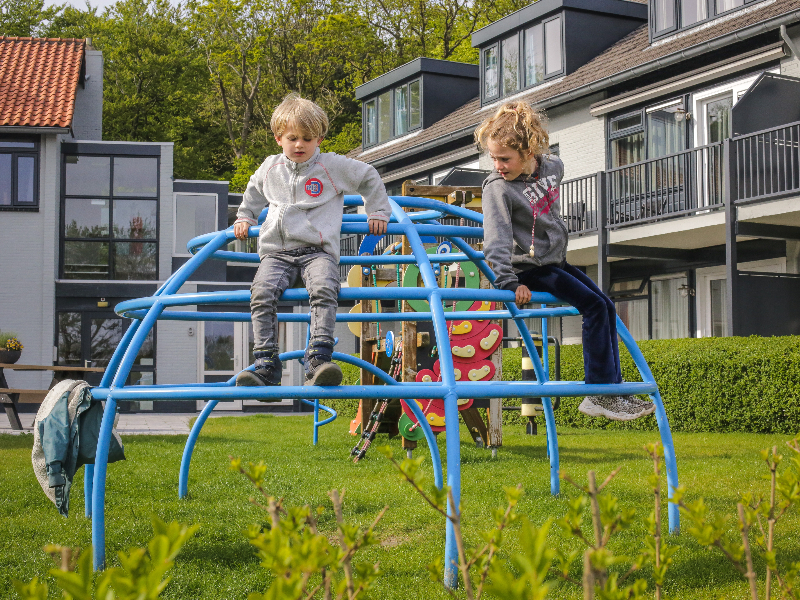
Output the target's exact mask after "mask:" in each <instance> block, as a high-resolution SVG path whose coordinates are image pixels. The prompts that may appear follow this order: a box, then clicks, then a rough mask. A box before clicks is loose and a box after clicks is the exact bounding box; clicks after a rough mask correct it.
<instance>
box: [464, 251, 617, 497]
mask: <svg viewBox="0 0 800 600" xmlns="http://www.w3.org/2000/svg"><path fill="white" fill-rule="evenodd" d="M450 240H451V241H452V242H453V244H454V245H455V246H457V247H458V249H459V250H461V251H462V252H464V253H465V254H466V255H467V256H474V253H475V250H473V249H472V248H471V247H470V246H469V244H467V243H466V242H464V240H462V239H460V238H450ZM473 262H474V263H475V264H476V265H477V266H478V268H479V269H480V270H481V272H482V273H483V274H484V275H485V276H486V278H487V279H488V280H489V282H490V283H494V281H495V274H494V272H493V271H492V270H491V269H490V268H489V265H487V264H486V261H485V260H483V259H478V258H477V257H476V258H475V260H474V261H473ZM511 293H513V292H511ZM547 295H548V296H549V294H547ZM531 296H532V298H531V302H537V303H542V304H545V303H548V301H547V300H544V301H543V300H542V299H541V298H540V297H538V296H539V295H538V294H531ZM533 296H537V298H533ZM553 300H554V302H555V303H557V304H559V303H560V301H559V300H557V299H555V298H553ZM505 305H506V309H507V310H508V312H509V313H510V314H511V316H512V318H513V319H514V323H515V324H516V326H517V329H518V330H519V333H520V335H521V336H522V341H523V343H524V344H525V348H526V349H527V351H528V356H530V358H531V362H532V363H533V370H534V373H535V375H536V381H537V382H539V383H542V384H544V383H547V382H548V381H549V378H548V376H547V373H545V371H544V368H543V367H542V363H541V361H540V360H539V353H538V352H536V346H535V345H534V343H533V338H532V337H531V333H530V331H528V325H527V324H526V323H525V320H524V319H523V318H522V317H521V316H520V315H521V313H522V311H521V310H520V309H519V308H518V307H517V305H516V304H515V302H514V301H513V300H511V301H510V302H509V301H506V302H505ZM584 389H586V388H584ZM601 393H602V392H601ZM558 395H559V396H561V395H568V394H558ZM498 396H500V397H502V396H501V394H500V393H499V391H498ZM534 397H535V396H534ZM541 398H542V409H543V411H544V421H545V427H546V431H547V455H548V456H549V457H550V493H551V494H552V495H554V496H557V495H558V494H559V493H560V492H561V479H560V478H559V476H558V471H559V468H560V459H559V454H558V434H557V433H556V418H555V415H554V414H553V404H552V402H551V400H550V396H545V397H541Z"/></svg>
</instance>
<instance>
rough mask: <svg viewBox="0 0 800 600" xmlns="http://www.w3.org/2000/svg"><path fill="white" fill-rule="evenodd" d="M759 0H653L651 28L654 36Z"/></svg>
mask: <svg viewBox="0 0 800 600" xmlns="http://www.w3.org/2000/svg"><path fill="white" fill-rule="evenodd" d="M758 1H759V0H651V2H650V7H651V8H650V19H651V20H650V29H651V31H652V34H653V36H654V37H659V36H662V35H667V34H669V33H672V32H674V31H677V30H679V29H684V28H686V27H692V26H694V25H695V24H697V23H701V22H703V21H707V20H708V19H710V18H713V17H716V16H718V15H721V14H724V13H727V12H730V11H732V10H736V9H737V8H741V7H742V6H744V5H745V4H750V3H753V2H758Z"/></svg>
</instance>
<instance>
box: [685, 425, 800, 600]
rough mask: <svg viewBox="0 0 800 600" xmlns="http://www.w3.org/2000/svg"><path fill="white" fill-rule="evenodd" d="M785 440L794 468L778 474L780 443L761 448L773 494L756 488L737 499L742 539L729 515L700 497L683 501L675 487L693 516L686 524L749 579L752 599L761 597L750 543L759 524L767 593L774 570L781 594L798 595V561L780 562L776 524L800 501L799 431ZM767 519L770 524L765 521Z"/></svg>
mask: <svg viewBox="0 0 800 600" xmlns="http://www.w3.org/2000/svg"><path fill="white" fill-rule="evenodd" d="M786 445H787V446H788V447H789V449H790V450H791V451H792V452H794V455H793V456H792V457H791V459H790V461H791V468H789V469H786V470H784V471H783V472H782V473H780V474H778V467H779V465H780V464H781V462H782V461H783V456H782V455H780V454H778V447H777V446H773V447H772V449H771V451H770V450H762V451H761V459H762V460H763V461H764V462H765V463H766V465H767V468H768V469H769V476H768V479H769V482H770V491H769V499H765V498H763V497H761V496H754V495H753V494H743V495H742V501H741V502H739V503H738V504H737V505H736V509H737V525H738V529H739V533H740V536H739V537H740V539H735V538H734V539H731V538H730V537H729V536H728V535H726V529H727V527H726V525H727V518H725V517H720V516H716V517H715V516H711V515H709V512H708V507H707V506H706V504H705V502H704V501H703V499H702V498H699V499H698V500H695V501H693V502H684V500H683V497H684V495H685V493H686V490H685V489H684V488H682V487H681V488H678V490H676V491H675V494H674V497H673V501H674V502H677V503H678V504H679V506H680V510H681V514H683V515H684V516H685V517H686V520H687V521H688V522H689V525H688V527H686V528H685V530H686V531H687V532H688V533H689V534H690V535H691V536H692V537H693V538H695V539H696V540H697V541H698V542H699V543H700V544H702V545H703V546H706V547H708V548H717V549H718V550H719V551H720V552H722V554H723V555H724V556H725V557H726V558H727V559H728V560H729V561H730V563H731V564H732V565H733V566H734V568H736V570H737V571H739V573H741V574H742V575H743V576H744V577H745V579H746V580H747V582H748V585H749V588H750V598H751V600H758V598H759V595H758V585H757V581H756V579H757V575H756V573H755V570H754V568H753V554H754V550H753V547H752V546H751V544H750V533H751V530H752V529H754V528H756V536H755V547H756V553H757V555H758V556H760V557H761V558H762V559H763V561H764V563H765V564H766V565H767V569H766V582H765V585H764V598H765V600H771V598H772V591H773V590H772V588H773V587H774V584H773V575H774V578H775V580H776V581H777V583H778V589H779V592H780V595H781V598H783V599H795V600H797V599H798V598H800V562H796V563H790V564H788V565H779V564H778V560H777V556H776V552H775V545H774V542H775V526H776V525H777V523H778V521H779V520H780V518H781V517H783V515H785V514H786V511H788V510H789V509H790V508H791V507H792V506H793V505H795V504H798V503H800V441H799V439H798V437H795V438H794V439H793V440H792V441H790V442H787V443H786ZM765 523H766V529H765V527H764V525H765Z"/></svg>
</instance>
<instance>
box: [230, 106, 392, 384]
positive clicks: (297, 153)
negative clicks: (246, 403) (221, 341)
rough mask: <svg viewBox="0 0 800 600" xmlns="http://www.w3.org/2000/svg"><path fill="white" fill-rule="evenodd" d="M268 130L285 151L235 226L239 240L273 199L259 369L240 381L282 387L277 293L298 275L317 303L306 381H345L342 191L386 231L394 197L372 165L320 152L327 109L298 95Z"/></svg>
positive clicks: (256, 317)
mask: <svg viewBox="0 0 800 600" xmlns="http://www.w3.org/2000/svg"><path fill="white" fill-rule="evenodd" d="M270 129H272V133H273V134H274V135H275V141H276V142H278V145H279V146H280V147H281V148H282V150H283V153H282V154H277V155H275V156H270V157H268V158H267V159H266V160H265V161H264V163H263V164H262V165H261V166H260V167H259V168H258V170H257V171H256V172H255V173H254V174H253V176H252V177H251V178H250V182H249V183H248V185H247V189H246V190H245V192H244V197H243V199H242V204H241V205H240V206H239V211H238V212H237V217H238V218H237V220H236V223H235V224H234V226H233V230H234V234H235V235H236V237H237V238H238V239H240V240H244V239H247V231H248V228H249V227H250V226H252V225H256V224H257V219H258V215H259V214H260V213H261V211H262V209H263V208H264V206H265V205H267V204H268V205H269V212H268V213H267V218H266V220H265V221H264V223H263V224H262V225H261V231H260V233H259V236H258V255H259V257H260V258H261V264H260V265H259V267H258V271H257V272H256V276H255V279H254V280H253V285H252V286H251V288H250V290H251V299H250V308H251V313H252V317H253V334H254V338H255V340H254V341H255V346H254V350H255V351H254V355H255V357H256V363H255V370H254V371H242V372H241V373H239V375H238V377H237V378H236V385H249V386H256V385H280V383H281V370H282V365H281V361H280V359H279V358H278V341H277V328H278V319H277V316H276V312H277V305H278V299H279V298H280V297H281V294H283V292H284V290H286V289H287V288H289V287H291V286H292V285H293V284H294V283H295V281H296V280H297V277H298V276H300V277H302V279H303V282H304V283H305V285H306V288H307V289H308V294H309V299H310V303H311V339H310V340H309V343H308V348H307V349H306V353H305V361H304V362H305V372H306V385H339V384H340V383H341V381H342V370H341V369H340V368H339V366H338V365H337V364H335V363H333V362H331V354H332V353H333V342H334V340H333V328H334V325H335V322H336V308H337V305H338V303H337V299H338V295H339V234H340V231H341V226H342V212H343V208H344V194H345V193H357V194H361V196H362V197H363V198H364V206H365V208H366V212H367V215H368V223H369V232H370V233H371V234H374V235H382V234H384V233H386V224H387V223H388V222H389V217H390V216H391V212H392V211H391V207H390V205H389V198H388V197H387V195H386V189H385V188H384V186H383V182H382V181H381V178H380V176H379V175H378V172H377V171H376V170H375V169H374V168H373V167H372V166H370V165H368V164H366V163H363V162H360V161H357V160H352V159H349V158H345V157H344V156H340V155H338V154H333V153H326V154H320V152H319V145H320V143H322V140H323V139H324V137H325V134H326V133H327V132H328V117H327V115H326V114H325V111H323V110H322V108H320V107H319V106H317V105H316V104H315V103H313V102H311V101H310V100H305V99H303V98H301V97H300V96H299V95H298V94H289V95H288V96H286V98H284V100H283V102H281V104H280V105H279V106H278V107H277V108H276V109H275V112H274V113H273V114H272V120H271V121H270Z"/></svg>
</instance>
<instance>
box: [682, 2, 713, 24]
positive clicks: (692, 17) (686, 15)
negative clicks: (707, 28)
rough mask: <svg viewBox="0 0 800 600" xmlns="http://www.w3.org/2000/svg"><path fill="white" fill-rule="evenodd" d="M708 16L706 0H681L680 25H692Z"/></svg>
mask: <svg viewBox="0 0 800 600" xmlns="http://www.w3.org/2000/svg"><path fill="white" fill-rule="evenodd" d="M707 18H708V0H681V27H688V26H689V25H694V24H695V23H697V22H699V21H705V20H706V19H707Z"/></svg>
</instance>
